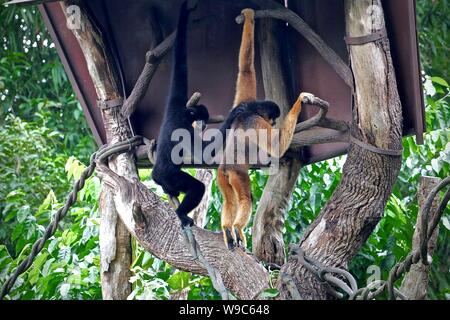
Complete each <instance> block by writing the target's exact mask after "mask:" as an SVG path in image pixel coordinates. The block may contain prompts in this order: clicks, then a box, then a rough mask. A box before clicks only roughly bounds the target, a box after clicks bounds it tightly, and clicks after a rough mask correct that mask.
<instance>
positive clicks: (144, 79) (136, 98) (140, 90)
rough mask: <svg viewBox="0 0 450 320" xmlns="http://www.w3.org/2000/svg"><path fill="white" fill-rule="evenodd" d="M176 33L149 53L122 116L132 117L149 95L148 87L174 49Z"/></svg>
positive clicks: (124, 106)
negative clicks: (161, 64) (168, 54)
mask: <svg viewBox="0 0 450 320" xmlns="http://www.w3.org/2000/svg"><path fill="white" fill-rule="evenodd" d="M175 36H176V31H174V32H172V34H171V35H170V36H168V37H167V38H166V39H164V41H163V42H161V43H160V44H159V45H158V46H157V47H156V48H154V49H153V50H151V51H149V52H147V54H146V56H145V61H146V62H145V65H144V68H143V69H142V72H141V75H140V76H139V78H138V80H137V81H136V84H135V86H134V88H133V91H132V92H131V94H130V96H129V97H128V98H127V100H126V101H125V103H124V105H123V108H122V115H123V116H124V117H125V118H127V117H130V116H131V115H132V114H133V112H134V111H135V110H136V107H137V105H138V104H139V102H140V101H141V100H142V98H143V97H144V96H145V94H146V93H147V89H148V86H149V85H150V82H151V81H152V79H153V76H154V75H155V73H156V70H157V69H158V66H159V63H160V62H161V60H162V58H163V57H164V56H165V55H166V54H167V52H168V51H169V50H170V48H172V46H173V43H174V41H175Z"/></svg>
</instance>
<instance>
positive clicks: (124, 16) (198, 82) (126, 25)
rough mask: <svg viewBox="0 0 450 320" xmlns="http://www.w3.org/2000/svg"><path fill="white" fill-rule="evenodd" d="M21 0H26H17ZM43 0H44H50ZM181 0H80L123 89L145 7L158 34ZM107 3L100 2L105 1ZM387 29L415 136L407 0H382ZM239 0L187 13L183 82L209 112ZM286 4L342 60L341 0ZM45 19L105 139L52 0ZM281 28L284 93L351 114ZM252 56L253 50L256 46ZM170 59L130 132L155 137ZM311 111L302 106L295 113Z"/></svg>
mask: <svg viewBox="0 0 450 320" xmlns="http://www.w3.org/2000/svg"><path fill="white" fill-rule="evenodd" d="M20 1H26V0H20ZM50 2H51V1H50ZM181 2H182V0H173V1H157V0H127V1H123V0H108V1H105V0H90V1H87V2H86V3H87V4H88V5H89V7H90V9H91V10H92V12H93V13H94V15H95V17H96V19H97V20H98V23H99V25H100V27H101V28H102V29H103V31H104V32H105V34H107V35H108V39H107V40H108V42H109V44H110V46H111V47H112V48H113V49H114V50H113V52H115V55H116V60H117V64H118V65H119V66H120V68H121V69H122V73H123V75H122V77H123V82H124V88H125V93H126V94H129V93H130V92H131V89H132V87H133V85H134V83H135V81H136V80H137V78H138V76H139V74H140V71H141V69H142V67H143V65H144V56H145V52H146V51H147V50H148V49H149V48H150V46H151V44H152V36H151V34H150V32H149V30H150V21H149V19H150V8H154V9H155V10H156V13H157V17H158V22H159V23H160V25H161V27H162V30H163V33H164V35H165V36H167V35H168V34H170V33H171V32H172V31H173V29H174V27H175V23H176V16H177V12H178V11H177V10H178V7H179V5H180V4H181ZM106 3H107V6H106V5H105V4H106ZM383 5H384V9H385V15H386V21H387V29H388V33H389V37H390V40H391V49H392V56H393V60H394V66H395V71H396V75H397V83H398V87H399V93H400V98H401V101H402V105H403V115H404V133H405V134H413V133H415V134H417V141H418V142H419V143H421V142H422V134H423V130H424V102H423V96H422V88H421V81H420V80H421V79H420V65H419V52H418V40H417V33H416V17H415V1H414V0H396V1H388V0H387V1H383ZM246 6H250V4H249V3H247V2H246V1H222V0H221V1H218V0H203V1H200V2H199V5H198V9H197V10H196V11H195V13H194V19H198V21H197V22H196V23H195V24H194V25H193V26H192V28H191V29H190V31H189V35H188V36H189V53H188V55H189V70H190V74H189V86H190V90H191V91H192V92H193V91H200V92H201V93H202V95H203V98H202V103H204V104H205V105H207V106H208V108H209V109H210V113H211V114H213V115H218V114H224V115H226V114H227V112H228V110H229V109H230V108H231V104H232V100H233V95H234V86H235V81H236V74H237V57H238V51H239V44H240V38H241V28H242V27H241V26H239V25H237V24H236V23H235V22H234V18H235V17H236V16H237V15H238V14H239V13H240V11H241V10H242V9H243V8H245V7H246ZM289 7H290V8H291V9H292V10H293V11H295V12H296V13H297V14H299V15H300V16H301V17H302V18H303V19H305V20H306V22H307V23H308V24H309V25H310V26H311V27H312V28H313V29H314V30H315V31H316V32H317V33H318V34H319V35H320V36H321V37H322V38H323V39H324V40H325V41H326V42H327V43H328V44H329V45H330V47H332V48H333V49H334V50H335V51H336V52H337V53H338V54H339V55H340V56H341V58H342V59H344V61H347V49H346V45H345V43H344V41H343V37H344V35H345V21H344V4H343V1H341V0H315V1H308V0H290V1H289ZM39 8H40V10H41V13H42V15H43V17H44V19H45V22H46V24H47V26H48V28H49V30H50V32H51V34H52V37H53V40H54V42H55V44H56V46H57V48H58V53H59V55H60V57H61V59H62V61H63V63H64V66H65V68H66V71H67V74H68V76H69V79H70V81H71V83H72V85H73V87H74V89H75V91H76V93H77V95H78V98H79V100H80V102H81V105H82V106H83V109H84V112H85V116H86V118H87V120H88V122H89V125H90V127H91V129H92V132H93V133H94V136H95V138H96V140H97V142H98V143H99V144H102V143H104V142H105V132H104V128H103V123H102V118H101V114H100V111H99V110H98V108H97V106H96V100H97V97H96V93H95V90H94V86H93V83H92V81H91V79H90V77H89V73H88V70H87V66H86V62H85V60H84V57H83V54H82V52H81V49H80V48H79V46H78V43H77V41H76V39H75V38H74V36H73V34H72V32H71V31H70V30H68V29H67V27H66V20H65V17H64V14H63V12H62V9H61V7H60V5H59V4H58V3H56V2H53V3H44V4H41V5H39ZM286 30H288V31H286V32H285V34H284V35H283V37H284V39H283V43H284V44H285V45H286V48H285V49H286V50H285V51H286V52H285V55H284V57H285V61H284V63H286V66H287V67H288V70H291V73H290V75H289V79H287V81H288V83H289V84H290V89H291V90H290V91H291V92H292V100H294V99H295V96H296V95H297V94H298V92H299V91H308V92H311V93H313V94H315V95H317V96H319V97H321V98H323V99H325V100H327V101H330V103H331V106H330V111H329V116H330V117H332V118H336V119H342V120H350V119H351V91H350V88H348V87H347V86H346V85H345V83H344V82H343V80H341V79H340V78H339V77H338V76H337V75H336V74H335V72H334V71H333V70H332V69H331V67H330V66H329V65H328V64H327V63H326V62H325V61H324V60H323V59H322V58H321V57H320V56H319V55H318V54H317V52H316V51H315V50H314V49H313V48H312V46H311V45H310V44H309V43H308V42H307V41H306V40H305V39H304V38H303V37H302V36H301V35H299V34H298V33H296V32H295V31H293V30H291V29H289V28H288V29H286ZM256 56H258V51H257V54H256ZM256 68H257V72H258V79H259V83H258V95H259V97H260V98H263V97H264V89H263V87H262V83H261V78H262V77H261V70H260V64H259V61H258V59H257V61H256ZM169 73H170V59H168V58H166V59H164V61H163V62H162V63H161V64H160V66H159V69H158V71H157V73H156V74H155V77H154V78H153V80H152V83H151V85H150V89H149V91H148V93H147V95H146V97H145V98H144V100H143V101H142V103H141V104H140V105H139V106H138V109H137V111H136V113H135V114H134V115H133V117H132V124H133V126H134V129H135V132H136V133H137V134H140V135H144V136H146V137H147V138H156V136H157V135H158V130H159V126H160V122H161V120H162V116H163V112H164V105H165V99H166V95H167V92H168V86H169ZM315 112H316V109H314V107H310V108H306V109H305V110H304V112H303V113H302V117H303V118H308V117H310V116H312V115H313V114H314V113H315ZM346 149H347V146H346V144H324V145H318V146H313V147H310V148H305V153H304V159H303V160H304V162H305V163H312V162H316V161H319V160H323V159H327V158H330V157H333V156H336V155H338V154H343V153H345V152H346Z"/></svg>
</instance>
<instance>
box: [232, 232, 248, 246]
mask: <svg viewBox="0 0 450 320" xmlns="http://www.w3.org/2000/svg"><path fill="white" fill-rule="evenodd" d="M234 234H235V235H236V243H237V246H238V247H241V248H242V249H246V248H247V239H246V238H245V235H244V232H243V231H242V229H239V228H238V227H234Z"/></svg>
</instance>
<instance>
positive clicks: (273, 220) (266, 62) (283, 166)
mask: <svg viewBox="0 0 450 320" xmlns="http://www.w3.org/2000/svg"><path fill="white" fill-rule="evenodd" d="M282 27H285V26H283V23H280V22H278V21H275V20H273V19H262V20H260V21H259V27H258V29H257V30H258V39H259V50H260V54H261V67H262V75H263V82H264V91H265V98H266V99H267V100H272V101H274V102H276V103H277V104H278V105H279V106H280V109H281V117H280V119H283V118H284V117H285V116H286V114H287V113H288V112H289V110H290V107H291V99H290V98H289V94H288V89H287V87H288V86H287V84H286V83H285V79H286V76H285V72H284V70H283V63H282V61H283V59H282V52H281V50H280V48H281V46H282V43H281V41H280V35H281V34H283V33H281V32H280V29H281V28H282ZM300 168H301V163H300V160H299V159H294V158H288V157H285V158H284V159H283V161H281V162H280V166H279V169H278V172H277V173H276V174H273V175H271V176H270V177H269V179H268V181H267V184H266V187H265V188H264V191H263V194H262V196H261V199H260V202H259V206H258V208H257V211H256V216H255V219H254V222H253V231H252V239H253V240H252V241H253V253H254V254H255V255H256V256H257V257H258V258H259V259H260V260H263V261H266V262H270V263H275V264H278V265H282V264H284V261H285V253H284V251H285V250H284V241H283V232H282V230H283V227H284V216H285V213H286V209H287V206H288V203H289V200H290V199H291V196H292V191H293V188H294V186H295V183H296V181H297V177H298V174H299V172H300Z"/></svg>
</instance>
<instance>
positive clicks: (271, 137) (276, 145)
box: [252, 93, 310, 158]
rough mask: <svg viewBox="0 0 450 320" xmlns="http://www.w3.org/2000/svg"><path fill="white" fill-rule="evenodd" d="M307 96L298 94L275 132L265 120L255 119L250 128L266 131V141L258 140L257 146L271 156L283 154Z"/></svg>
mask: <svg viewBox="0 0 450 320" xmlns="http://www.w3.org/2000/svg"><path fill="white" fill-rule="evenodd" d="M309 96H310V94H309V93H301V94H300V96H299V97H298V99H297V101H296V102H295V103H294V105H293V106H292V108H291V110H290V111H289V113H288V114H287V115H286V117H285V118H284V120H283V123H282V124H281V126H280V129H279V130H277V131H275V132H274V128H272V125H271V124H270V123H268V122H267V121H265V120H264V119H263V118H262V117H260V119H258V121H255V123H256V124H255V125H254V126H253V127H252V128H254V129H257V130H266V132H267V141H260V140H258V147H259V148H261V149H262V150H264V151H265V152H267V153H268V154H269V155H271V156H272V157H276V158H281V157H282V156H283V155H284V153H285V152H286V150H287V149H288V148H289V146H290V144H291V142H292V137H293V136H294V131H295V126H296V124H297V119H298V116H299V114H300V112H301V111H302V102H303V100H304V99H305V98H307V97H309ZM275 130H276V129H275Z"/></svg>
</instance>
